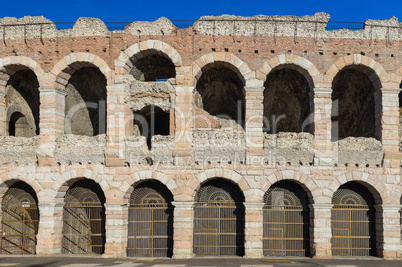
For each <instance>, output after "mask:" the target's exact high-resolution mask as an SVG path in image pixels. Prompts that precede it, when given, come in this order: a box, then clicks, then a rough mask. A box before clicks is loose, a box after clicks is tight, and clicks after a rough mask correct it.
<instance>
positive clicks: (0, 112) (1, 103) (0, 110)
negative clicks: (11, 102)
mask: <svg viewBox="0 0 402 267" xmlns="http://www.w3.org/2000/svg"><path fill="white" fill-rule="evenodd" d="M6 123H7V121H6V93H5V92H0V136H5V135H6Z"/></svg>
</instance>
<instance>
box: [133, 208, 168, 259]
mask: <svg viewBox="0 0 402 267" xmlns="http://www.w3.org/2000/svg"><path fill="white" fill-rule="evenodd" d="M172 254H173V208H172V207H171V206H169V205H167V204H157V205H153V206H148V205H131V206H130V208H129V218H128V246H127V256H144V257H171V256H172Z"/></svg>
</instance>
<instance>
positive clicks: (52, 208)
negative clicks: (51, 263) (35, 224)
mask: <svg viewBox="0 0 402 267" xmlns="http://www.w3.org/2000/svg"><path fill="white" fill-rule="evenodd" d="M62 229H63V204H55V203H43V202H41V201H39V229H38V234H37V244H36V254H37V255H58V254H60V253H61V239H62Z"/></svg>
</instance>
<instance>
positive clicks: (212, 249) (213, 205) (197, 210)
mask: <svg viewBox="0 0 402 267" xmlns="http://www.w3.org/2000/svg"><path fill="white" fill-rule="evenodd" d="M197 198H198V202H197V203H196V204H195V206H194V237H193V239H194V253H195V254H196V255H238V256H243V255H244V207H243V205H242V203H241V202H240V201H243V199H242V196H241V194H240V192H239V189H238V188H236V187H235V186H234V185H232V184H231V183H227V184H223V183H219V182H215V181H214V180H213V181H210V182H209V183H207V184H206V185H205V186H203V187H201V188H200V190H199V192H198V194H197Z"/></svg>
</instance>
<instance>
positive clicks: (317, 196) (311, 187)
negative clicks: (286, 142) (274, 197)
mask: <svg viewBox="0 0 402 267" xmlns="http://www.w3.org/2000/svg"><path fill="white" fill-rule="evenodd" d="M282 180H290V181H293V182H296V183H297V184H299V185H300V186H301V187H302V188H303V189H304V190H305V191H306V193H307V196H308V198H309V203H310V204H316V203H321V202H323V203H325V201H326V200H325V199H321V198H322V190H321V188H320V187H319V186H318V185H317V184H316V183H315V182H314V180H313V179H312V178H311V177H310V176H308V175H305V174H303V173H301V172H298V171H295V170H281V171H276V172H274V173H272V174H270V175H268V176H267V177H266V178H265V179H263V180H262V182H261V184H260V187H259V189H260V190H261V192H263V195H262V197H261V200H260V201H261V202H262V201H263V197H264V194H265V192H267V190H268V189H269V188H270V187H271V186H272V185H273V184H275V183H276V182H278V181H282Z"/></svg>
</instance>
